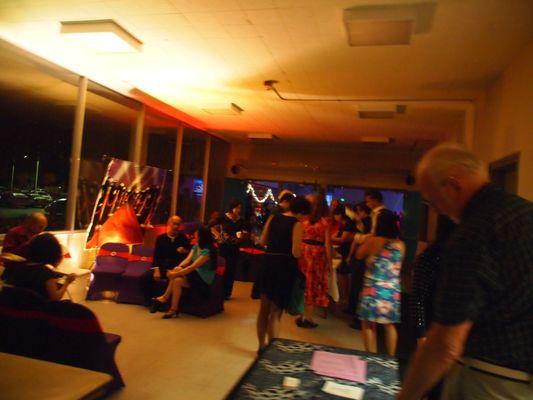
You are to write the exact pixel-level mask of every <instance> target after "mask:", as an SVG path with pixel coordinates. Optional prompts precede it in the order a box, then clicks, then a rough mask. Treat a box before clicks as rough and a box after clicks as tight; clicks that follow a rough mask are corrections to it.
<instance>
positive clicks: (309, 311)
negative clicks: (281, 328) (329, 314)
mask: <svg viewBox="0 0 533 400" xmlns="http://www.w3.org/2000/svg"><path fill="white" fill-rule="evenodd" d="M314 315H315V306H314V305H313V304H306V305H305V309H304V319H305V320H306V321H309V322H313V323H314V322H315V321H314V320H313V316H314Z"/></svg>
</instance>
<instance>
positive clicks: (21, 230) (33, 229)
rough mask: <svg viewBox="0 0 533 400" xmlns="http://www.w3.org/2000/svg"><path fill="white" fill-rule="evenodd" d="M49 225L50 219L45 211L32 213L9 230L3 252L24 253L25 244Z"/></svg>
mask: <svg viewBox="0 0 533 400" xmlns="http://www.w3.org/2000/svg"><path fill="white" fill-rule="evenodd" d="M47 225H48V220H47V219H46V216H45V215H44V214H43V213H40V212H34V213H31V214H30V215H29V216H28V217H27V218H26V220H25V221H24V223H23V224H22V225H18V226H15V227H13V228H11V229H10V230H8V231H7V233H6V236H5V238H4V246H3V248H2V253H12V254H16V255H23V253H24V246H25V245H26V244H27V243H28V242H29V241H30V239H31V238H33V237H34V236H36V235H38V234H40V233H41V232H42V231H44V230H45V229H46V226H47Z"/></svg>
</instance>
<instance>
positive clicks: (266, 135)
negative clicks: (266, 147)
mask: <svg viewBox="0 0 533 400" xmlns="http://www.w3.org/2000/svg"><path fill="white" fill-rule="evenodd" d="M274 138H275V136H274V135H273V134H271V133H249V134H248V139H255V140H272V139H274Z"/></svg>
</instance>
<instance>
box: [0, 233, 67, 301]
mask: <svg viewBox="0 0 533 400" xmlns="http://www.w3.org/2000/svg"><path fill="white" fill-rule="evenodd" d="M25 256H26V259H25V260H24V261H21V262H11V263H9V266H8V267H7V268H6V269H5V271H4V273H3V275H2V279H3V280H4V281H5V282H6V283H8V284H10V285H13V286H16V287H23V288H26V289H30V290H33V291H34V292H36V293H38V294H40V295H41V296H43V297H44V298H46V299H49V300H61V298H62V297H63V295H64V294H65V292H66V290H67V287H68V285H70V284H71V283H72V281H74V279H75V278H76V275H74V274H71V275H67V276H66V279H65V282H64V283H63V284H60V283H59V279H60V278H61V277H62V276H63V274H60V273H57V272H55V271H54V268H55V267H57V266H58V265H59V263H60V262H61V260H62V259H63V252H62V249H61V245H60V244H59V242H58V241H57V239H56V238H55V237H54V235H52V234H50V233H42V234H40V235H37V236H34V237H33V239H31V240H30V241H29V242H28V244H27V245H26V247H25Z"/></svg>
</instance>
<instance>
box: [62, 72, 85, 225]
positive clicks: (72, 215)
mask: <svg viewBox="0 0 533 400" xmlns="http://www.w3.org/2000/svg"><path fill="white" fill-rule="evenodd" d="M87 82H88V80H87V77H85V76H80V81H79V86H78V100H77V103H76V111H75V114H74V126H73V128H72V148H71V150H70V175H69V179H68V200H67V212H66V221H65V228H66V229H67V230H74V229H75V221H76V203H77V200H78V180H79V178H80V162H81V145H82V140H83V124H84V122H85V103H86V101H87Z"/></svg>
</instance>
